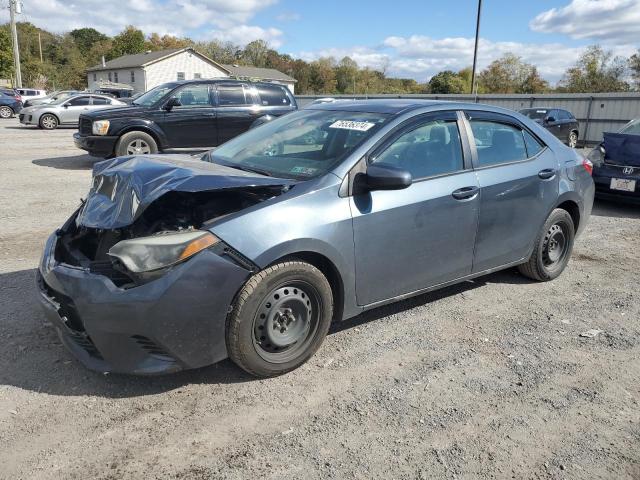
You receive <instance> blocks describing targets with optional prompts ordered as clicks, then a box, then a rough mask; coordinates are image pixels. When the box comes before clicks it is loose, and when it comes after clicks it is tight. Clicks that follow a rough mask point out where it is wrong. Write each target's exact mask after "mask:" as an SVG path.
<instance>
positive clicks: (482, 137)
mask: <svg viewBox="0 0 640 480" xmlns="http://www.w3.org/2000/svg"><path fill="white" fill-rule="evenodd" d="M469 123H470V124H471V130H472V131H473V136H474V140H475V143H476V150H477V152H478V163H479V164H480V166H481V167H486V166H490V165H498V164H501V163H510V162H517V161H520V160H526V159H527V149H526V147H525V143H524V137H523V135H522V130H520V129H519V128H517V127H515V126H513V125H509V124H507V123H500V122H495V121H487V120H474V119H471V120H470V121H469Z"/></svg>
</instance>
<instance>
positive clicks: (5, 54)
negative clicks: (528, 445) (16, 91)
mask: <svg viewBox="0 0 640 480" xmlns="http://www.w3.org/2000/svg"><path fill="white" fill-rule="evenodd" d="M12 75H13V50H12V47H11V37H10V36H9V32H8V31H7V29H6V28H1V29H0V78H11V77H12Z"/></svg>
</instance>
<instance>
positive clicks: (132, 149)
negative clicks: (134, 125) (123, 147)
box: [127, 138, 151, 155]
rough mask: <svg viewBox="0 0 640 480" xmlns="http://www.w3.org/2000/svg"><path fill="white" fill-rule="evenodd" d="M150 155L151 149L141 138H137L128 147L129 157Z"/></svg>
mask: <svg viewBox="0 0 640 480" xmlns="http://www.w3.org/2000/svg"><path fill="white" fill-rule="evenodd" d="M149 153H151V147H150V146H149V144H148V143H147V142H145V141H144V140H142V139H140V138H136V139H135V140H133V141H131V142H129V145H127V155H148V154H149Z"/></svg>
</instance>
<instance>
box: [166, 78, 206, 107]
mask: <svg viewBox="0 0 640 480" xmlns="http://www.w3.org/2000/svg"><path fill="white" fill-rule="evenodd" d="M174 97H176V98H177V99H178V100H180V107H178V108H198V107H209V106H212V105H211V98H210V95H209V85H208V84H206V83H204V84H195V85H187V86H185V87H183V88H181V89H180V90H178V91H177V92H176V93H175V95H174Z"/></svg>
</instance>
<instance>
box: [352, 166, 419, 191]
mask: <svg viewBox="0 0 640 480" xmlns="http://www.w3.org/2000/svg"><path fill="white" fill-rule="evenodd" d="M412 183H413V178H412V176H411V173H409V172H408V171H407V170H405V169H403V168H400V167H396V166H394V165H389V164H388V163H374V164H372V165H369V166H368V167H367V172H366V173H365V175H364V178H363V185H362V187H364V189H366V190H369V191H373V190H402V189H404V188H407V187H409V186H410V185H411V184H412Z"/></svg>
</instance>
